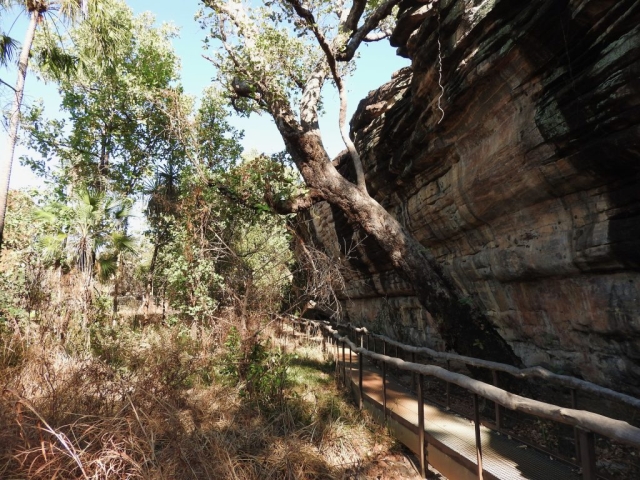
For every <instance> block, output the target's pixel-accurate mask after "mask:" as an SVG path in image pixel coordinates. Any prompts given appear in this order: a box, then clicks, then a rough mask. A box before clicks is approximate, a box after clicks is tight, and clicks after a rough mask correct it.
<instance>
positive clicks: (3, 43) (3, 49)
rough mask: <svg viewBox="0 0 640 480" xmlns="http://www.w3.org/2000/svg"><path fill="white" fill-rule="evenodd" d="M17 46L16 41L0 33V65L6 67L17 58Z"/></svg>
mask: <svg viewBox="0 0 640 480" xmlns="http://www.w3.org/2000/svg"><path fill="white" fill-rule="evenodd" d="M18 46H19V43H18V41H17V40H16V39H14V38H12V37H10V36H9V35H5V34H4V33H0V65H5V66H6V65H8V64H9V63H11V62H13V61H14V60H15V59H16V58H17V55H18Z"/></svg>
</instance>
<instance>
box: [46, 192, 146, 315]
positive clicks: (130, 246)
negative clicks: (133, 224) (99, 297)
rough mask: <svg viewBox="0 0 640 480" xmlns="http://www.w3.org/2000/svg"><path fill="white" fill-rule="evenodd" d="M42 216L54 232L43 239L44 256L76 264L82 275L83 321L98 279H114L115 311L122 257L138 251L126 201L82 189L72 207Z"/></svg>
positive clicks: (57, 206) (53, 206) (54, 205)
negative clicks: (128, 228)
mask: <svg viewBox="0 0 640 480" xmlns="http://www.w3.org/2000/svg"><path fill="white" fill-rule="evenodd" d="M39 216H40V218H41V219H43V220H45V221H46V222H47V223H48V224H49V225H51V226H52V227H53V230H54V231H55V233H53V234H50V235H47V236H45V237H43V238H42V239H41V243H42V245H43V247H44V249H43V251H44V253H45V257H49V256H50V257H51V258H52V259H55V260H56V261H58V262H60V263H66V264H68V265H70V266H71V265H75V268H76V269H77V271H78V272H79V273H80V275H81V278H82V300H83V307H84V310H85V315H84V318H83V321H84V322H86V320H87V318H88V317H87V315H88V313H89V312H88V309H89V307H90V306H91V303H92V289H93V285H94V280H95V279H96V278H97V279H98V280H100V281H103V282H105V281H108V280H110V279H112V278H114V281H115V293H114V308H117V295H118V270H119V265H120V263H121V257H122V255H123V254H124V253H127V252H131V253H134V252H135V248H134V239H133V237H131V236H130V235H127V234H126V233H125V229H124V225H125V223H126V221H127V219H128V218H129V216H130V212H129V207H128V204H127V202H126V201H124V200H122V199H120V198H118V197H115V196H112V195H107V194H105V193H104V192H101V191H98V190H93V189H88V188H84V187H82V188H80V189H78V190H76V191H75V192H74V193H73V194H72V196H71V202H70V203H69V205H64V204H60V203H52V204H49V205H48V206H47V207H45V208H43V209H42V210H40V212H39ZM83 326H86V324H84V325H83Z"/></svg>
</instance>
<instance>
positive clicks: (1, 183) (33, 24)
mask: <svg viewBox="0 0 640 480" xmlns="http://www.w3.org/2000/svg"><path fill="white" fill-rule="evenodd" d="M39 19H40V14H39V13H38V12H37V11H33V12H31V16H30V19H29V27H28V28H27V33H26V35H25V37H24V43H23V44H22V51H21V52H20V60H19V62H18V79H17V81H16V88H15V94H14V98H13V105H12V106H11V117H10V121H9V144H8V145H7V149H6V151H5V152H4V153H5V157H4V158H3V160H2V165H1V166H0V250H1V249H2V236H3V233H4V217H5V214H6V213H7V198H8V196H9V183H10V181H11V165H12V163H13V155H14V154H15V150H16V143H17V141H18V125H19V124H20V107H21V106H22V96H23V93H24V83H25V80H26V78H27V69H28V67H29V53H30V52H31V45H33V38H34V36H35V34H36V28H37V27H38V21H39Z"/></svg>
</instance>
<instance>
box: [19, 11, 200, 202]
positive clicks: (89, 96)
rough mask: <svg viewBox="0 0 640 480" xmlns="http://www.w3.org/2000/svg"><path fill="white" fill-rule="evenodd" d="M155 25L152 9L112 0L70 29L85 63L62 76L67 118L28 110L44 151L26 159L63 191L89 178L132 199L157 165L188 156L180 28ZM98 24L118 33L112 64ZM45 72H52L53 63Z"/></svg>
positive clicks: (33, 144) (31, 130)
mask: <svg viewBox="0 0 640 480" xmlns="http://www.w3.org/2000/svg"><path fill="white" fill-rule="evenodd" d="M96 22H97V23H98V24H96ZM153 24H154V19H153V17H152V16H151V15H149V14H143V15H141V16H139V17H136V18H134V17H133V14H132V12H131V9H130V8H129V7H127V6H126V5H125V3H124V2H122V1H120V0H109V8H108V9H105V10H104V12H103V14H102V15H100V16H97V17H91V18H89V19H88V20H87V21H85V22H83V23H82V24H81V25H80V26H78V27H77V28H76V29H74V30H72V31H71V32H70V33H69V42H68V43H69V45H68V47H67V49H66V52H67V54H68V55H71V56H75V57H77V58H80V59H82V61H81V63H80V67H79V68H77V69H72V70H71V69H70V70H69V71H67V72H66V74H65V75H61V76H60V75H58V76H57V77H56V78H59V90H60V94H61V96H62V105H61V108H60V110H61V111H63V112H65V113H66V114H67V116H66V118H63V119H61V120H60V119H54V120H47V119H46V116H45V111H44V108H43V107H42V106H41V105H36V106H34V107H32V108H31V109H29V110H28V111H27V112H26V113H25V116H24V120H23V126H24V129H25V130H26V132H27V134H28V145H29V147H30V148H31V149H33V150H35V151H37V152H38V153H39V156H40V157H39V158H38V157H35V158H33V157H25V158H22V161H23V162H24V163H26V164H28V165H29V166H31V168H32V169H33V170H34V171H36V172H37V173H38V174H40V175H42V176H45V178H46V179H47V180H48V181H49V182H50V183H51V184H52V185H53V186H54V188H56V190H57V191H58V192H59V195H60V196H64V193H65V191H66V189H67V188H68V186H69V185H70V184H76V185H77V184H78V183H85V184H88V185H90V186H92V187H94V188H98V189H101V190H105V189H109V190H111V191H114V192H118V193H120V194H122V195H125V196H127V197H129V196H132V195H134V194H138V193H141V191H142V189H143V184H144V181H145V179H147V178H149V177H150V176H151V175H152V173H153V167H154V164H156V165H157V164H161V163H162V162H163V161H166V160H167V159H168V158H173V157H174V156H176V155H182V156H184V147H183V145H182V143H181V142H180V141H179V138H178V137H179V135H180V132H179V131H178V130H179V129H177V128H174V127H175V126H176V125H181V124H182V123H183V122H184V121H183V119H182V117H183V116H184V113H185V111H186V110H188V109H189V108H190V105H191V101H190V100H189V99H187V98H185V97H184V96H183V95H182V93H181V90H180V87H176V86H175V85H174V82H175V81H176V80H177V79H178V73H177V72H178V64H179V61H178V58H177V57H176V55H175V53H174V52H173V49H172V47H171V43H170V41H171V39H172V38H174V37H175V35H176V30H175V28H174V27H171V26H168V25H163V26H161V27H158V28H156V27H154V25H153ZM96 29H98V30H104V32H103V33H104V34H106V35H109V36H110V37H113V38H114V42H113V45H112V46H111V51H110V56H109V58H108V61H106V62H105V59H104V58H103V57H100V56H96V55H95V49H96ZM40 72H41V73H42V74H43V75H45V76H52V72H51V71H50V69H49V68H48V67H47V65H41V68H40ZM185 109H186V110H185ZM54 159H55V160H56V162H55V164H57V167H56V168H51V166H50V165H52V164H54V162H53V160H54Z"/></svg>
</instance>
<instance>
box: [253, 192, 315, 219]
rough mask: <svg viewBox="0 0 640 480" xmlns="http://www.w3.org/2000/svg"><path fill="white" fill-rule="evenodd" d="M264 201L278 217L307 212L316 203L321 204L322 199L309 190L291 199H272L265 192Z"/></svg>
mask: <svg viewBox="0 0 640 480" xmlns="http://www.w3.org/2000/svg"><path fill="white" fill-rule="evenodd" d="M264 199H265V201H266V202H267V205H269V207H271V209H272V210H273V211H274V212H276V213H279V214H280V215H286V214H289V213H300V212H303V211H305V210H309V209H310V208H311V207H312V206H314V205H315V204H316V203H319V202H322V201H323V200H324V198H323V197H322V195H321V194H320V192H319V191H318V190H316V189H313V188H312V189H310V190H309V191H308V192H306V193H303V194H300V195H298V196H296V197H293V198H287V199H284V200H282V199H278V200H276V199H274V198H273V195H272V194H271V192H270V191H267V192H265V195H264Z"/></svg>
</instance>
